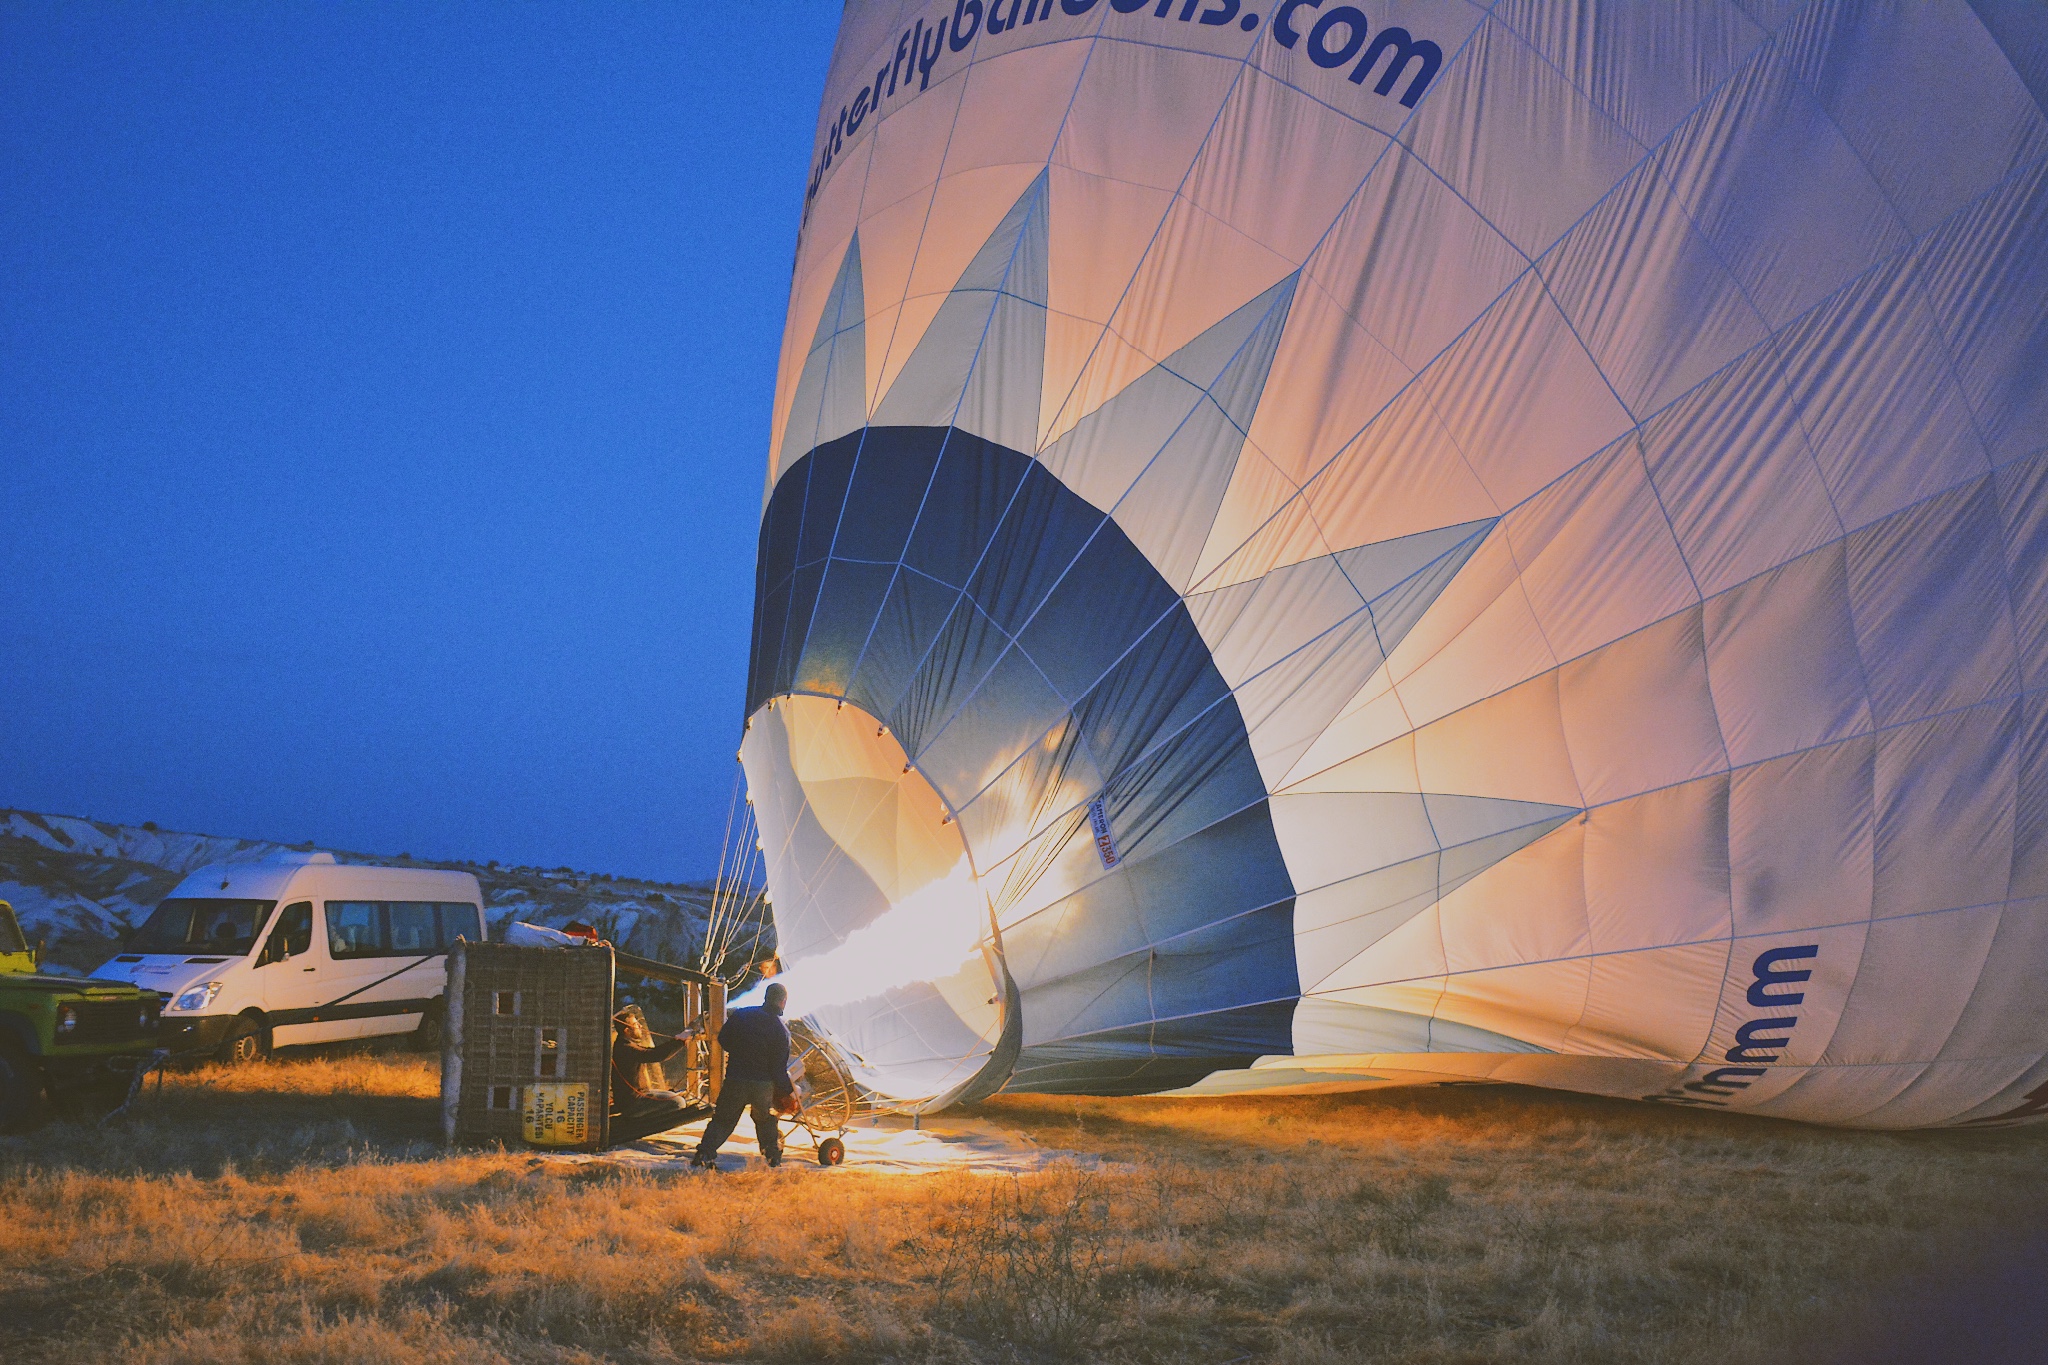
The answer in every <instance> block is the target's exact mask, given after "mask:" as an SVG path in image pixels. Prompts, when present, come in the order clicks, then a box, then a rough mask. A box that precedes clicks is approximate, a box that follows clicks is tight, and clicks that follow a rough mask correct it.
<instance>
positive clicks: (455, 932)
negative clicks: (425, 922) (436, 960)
mask: <svg viewBox="0 0 2048 1365" xmlns="http://www.w3.org/2000/svg"><path fill="white" fill-rule="evenodd" d="M434 908H435V909H436V910H438V911H440V918H441V947H442V949H443V950H444V951H445V950H446V949H449V948H452V947H454V946H455V940H456V939H458V938H461V939H468V940H469V941H470V942H471V943H482V942H483V941H484V916H483V912H482V911H481V910H478V909H477V908H476V907H475V906H474V905H469V904H466V903H465V902H462V901H452V902H451V901H443V902H441V903H440V904H438V905H436V906H435V907H434Z"/></svg>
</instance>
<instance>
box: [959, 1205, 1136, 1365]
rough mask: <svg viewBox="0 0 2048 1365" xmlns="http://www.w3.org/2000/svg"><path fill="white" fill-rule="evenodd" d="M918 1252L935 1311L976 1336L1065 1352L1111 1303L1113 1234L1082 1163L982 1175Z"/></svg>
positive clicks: (1094, 1328)
mask: <svg viewBox="0 0 2048 1365" xmlns="http://www.w3.org/2000/svg"><path fill="white" fill-rule="evenodd" d="M920 1255H921V1257H922V1259H923V1260H924V1263H925V1265H926V1267H927V1272H928V1273H929V1275H930V1276H931V1280H932V1287H933V1291H934V1293H935V1294H936V1296H937V1300H938V1303H939V1306H940V1313H941V1315H942V1317H943V1318H944V1319H946V1320H947V1322H948V1323H949V1325H951V1326H953V1327H954V1329H955V1330H957V1331H959V1332H960V1333H961V1334H963V1335H965V1336H970V1337H974V1338H977V1339H980V1340H983V1341H996V1342H1012V1343H1017V1344H1021V1345H1025V1346H1030V1347H1036V1348H1039V1349H1042V1350H1047V1351H1054V1352H1060V1353H1066V1352H1071V1351H1073V1350H1074V1349H1075V1348H1077V1347H1080V1346H1082V1345H1084V1344H1086V1343H1088V1342H1090V1341H1092V1340H1093V1339H1094V1338H1095V1336H1096V1334H1097V1333H1098V1332H1099V1330H1100V1329H1101V1327H1102V1324H1103V1323H1104V1322H1105V1321H1106V1320H1107V1317H1108V1315H1109V1313H1110V1311H1111V1308H1112V1301H1111V1296H1110V1295H1109V1294H1108V1293H1107V1292H1105V1291H1106V1288H1107V1282H1108V1281H1109V1279H1110V1276H1111V1275H1112V1273H1113V1272H1114V1271H1115V1269H1116V1266H1117V1259H1118V1258H1117V1245H1116V1238H1115V1237H1114V1236H1113V1234H1112V1231H1111V1220H1110V1214H1109V1206H1108V1202H1107V1200H1106V1199H1105V1198H1104V1197H1103V1196H1102V1193H1101V1192H1100V1191H1099V1190H1098V1189H1097V1178H1096V1177H1095V1176H1093V1175H1091V1174H1090V1173H1088V1172H1086V1171H1080V1170H1075V1169H1068V1170H1065V1171H1060V1172H1057V1173H1055V1174H1053V1175H1050V1176H1043V1177H1037V1178H1032V1179H1026V1178H1023V1177H1019V1176H1011V1177H1009V1178H1007V1179H998V1180H990V1181H989V1182H988V1189H987V1192H986V1194H985V1196H984V1197H982V1198H980V1199H979V1200H977V1201H975V1202H974V1203H972V1204H970V1205H969V1206H968V1207H967V1209H966V1210H965V1211H964V1212H963V1213H962V1215H961V1216H960V1217H958V1218H957V1219H956V1220H955V1221H953V1222H952V1223H951V1224H950V1225H949V1226H947V1227H945V1228H944V1229H942V1230H939V1231H936V1232H935V1233H934V1234H933V1235H932V1237H931V1239H930V1240H929V1241H928V1242H926V1243H924V1244H923V1245H922V1246H921V1247H920Z"/></svg>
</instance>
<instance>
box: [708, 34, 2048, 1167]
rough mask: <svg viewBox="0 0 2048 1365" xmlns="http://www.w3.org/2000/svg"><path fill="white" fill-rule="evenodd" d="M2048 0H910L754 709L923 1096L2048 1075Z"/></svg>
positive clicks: (856, 146) (800, 474)
mask: <svg viewBox="0 0 2048 1365" xmlns="http://www.w3.org/2000/svg"><path fill="white" fill-rule="evenodd" d="M2044 16H2048V9H2043V8H2042V7H2039V6H2036V5H2031V4H2026V3H2017V2H2015V3H1994V0H1981V2H1980V3H1976V4H1969V3H1964V2H1963V0H1925V3H1911V4H1905V3H1902V4H1883V3H1873V2H1872V0H1843V2H1841V3H1804V4H1802V3H1789V2H1788V3H1780V2H1779V0H1672V2H1671V3H1659V4H1627V3H1622V4H1615V3H1596V2H1595V0H1541V2H1539V0H1527V2H1526V3H1509V2H1507V0H1503V3H1499V4H1492V5H1487V4H1477V3H1464V0H1370V3H1361V4H1357V5H1353V4H1340V3H1337V0H1280V2H1279V3H1267V0H925V2H924V3H905V2H903V0H873V2H869V0H854V3H851V4H849V5H848V7H847V12H846V17H845V20H844V23H843V28H842V32H841V34H840V39H839V44H838V48H837V52H836V54H835V56H834V59H833V63H832V67H831V72H830V76H829V79H828V82H827V87H826V93H825V102H824V108H823V111H822V113H821V115H820V118H819V125H818V139H817V149H816V159H815V163H814V166H813V174H812V178H811V185H810V193H809V198H808V200H807V204H806V208H805V216H804V225H803V232H802V237H801V240H800V245H799V248H798V253H797V261H796V268H795V275H794V284H793V287H792V290H791V300H790V309H789V318H788V327H787V333H786V337H785V342H784V350H783V355H782V366H781V375H780V382H779V385H778V388H777V396H776V403H775V415H774V427H773V435H772V444H771V460H770V468H769V477H768V488H767V499H766V507H765V510H764V514H763V521H762V533H761V552H760V570H759V585H758V600H757V611H756V624H755V640H754V652H753V660H752V674H751V680H750V689H749V698H748V710H749V715H750V719H749V723H748V733H747V737H746V740H745V743H744V747H743V750H742V757H743V760H744V763H745V766H746V773H747V780H748V785H749V790H750V792H751V799H752V800H753V801H754V803H755V809H756V815H757V819H758V821H759V825H760V829H761V832H762V836H763V847H764V850H765V852H766V855H767V866H768V881H769V889H770V893H771V896H772V899H773V904H774V910H775V920H776V928H777V932H778V935H779V936H780V942H781V948H782V954H783V957H784V958H785V960H786V961H788V962H789V963H791V964H792V965H791V972H790V977H789V981H790V984H791V987H792V991H793V992H794V995H795V998H794V1000H793V1002H792V1003H793V1007H794V1008H796V1009H798V1010H799V1011H802V1012H806V1013H808V1014H810V1015H811V1017H812V1018H813V1019H814V1020H815V1021H816V1022H817V1023H818V1024H819V1026H820V1027H821V1028H822V1029H823V1030H824V1031H825V1033H826V1034H827V1036H829V1037H830V1038H831V1039H832V1040H833V1041H834V1042H835V1044H836V1045H837V1046H838V1047H840V1048H841V1049H842V1050H843V1051H844V1052H845V1053H846V1054H847V1056H848V1058H849V1059H850V1061H851V1062H852V1064H853V1065H854V1066H855V1067H856V1069H857V1071H858V1074H859V1076H860V1078H861V1079H862V1080H863V1082H864V1083H866V1084H868V1085H870V1086H872V1087H873V1088H874V1089H875V1090H876V1091H877V1092H879V1093H880V1094H882V1095H884V1096H886V1097H890V1098H893V1099H896V1100H898V1101H900V1102H902V1103H904V1104H906V1105H911V1106H933V1105H940V1104H945V1103H949V1102H953V1101H958V1100H961V1099H969V1098H973V1097H976V1096H979V1095H985V1094H988V1093H991V1092H993V1091H994V1090H997V1089H999V1088H1003V1087H1009V1088H1012V1089H1020V1090H1036V1091H1055V1092H1059V1091H1064V1092H1087V1093H1097V1094H1105V1093H1106V1094H1130V1093H1143V1092H1157V1091H1165V1090H1184V1091H1191V1092H1194V1093H1230V1092H1235V1091H1244V1090H1254V1089H1265V1090H1275V1091H1278V1090H1293V1091H1302V1090H1318V1089H1345V1088H1358V1087H1363V1086H1368V1085H1375V1084H1385V1083H1389V1082H1403V1081H1415V1080H1446V1079H1456V1080H1503V1081H1516V1082H1523V1083H1530V1084H1536V1085H1544V1086H1554V1087H1561V1088H1565V1089H1572V1090H1581V1091H1588V1092H1596V1093H1600V1094H1607V1095H1621V1096H1632V1097H1639V1098H1643V1099H1650V1100H1657V1101H1662V1102H1667V1103H1674V1104H1684V1105H1697V1106H1708V1107H1715V1108H1721V1109H1728V1110H1746V1111H1750V1112H1754V1113H1759V1114H1769V1115H1777V1116H1781V1117H1786V1118H1795V1119H1804V1120H1812V1121H1818V1122H1825V1123H1836V1124H1850V1125H1862V1126H1869V1127H1887V1128H1895V1127H1915V1126H1927V1125H1947V1124H1978V1125H1982V1124H1996V1123H2007V1122H2016V1121H2019V1120H2022V1119H2025V1118H2027V1117H2030V1116H2034V1115H2037V1114H2041V1113H2043V1112H2048V1061H2044V1054H2048V1010H2044V1008H2043V1002H2044V990H2048V988H2044V984H2043V983H2044V982H2048V698H2044V694H2043V691H2042V687H2043V685H2044V683H2048V117H2044V113H2043V106H2044V104H2048V17H2044Z"/></svg>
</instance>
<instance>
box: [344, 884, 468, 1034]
mask: <svg viewBox="0 0 2048 1365" xmlns="http://www.w3.org/2000/svg"><path fill="white" fill-rule="evenodd" d="M321 909H322V911H323V912H324V916H323V917H324V922H325V925H326V930H327V933H326V937H327V955H328V958H329V959H330V963H331V965H330V966H329V968H328V970H327V972H326V973H325V974H324V975H323V976H321V977H319V978H317V979H319V980H321V981H322V984H323V987H324V988H325V989H324V992H323V994H324V999H323V1000H322V1001H321V1004H320V1007H319V1015H320V1019H319V1024H320V1026H321V1028H322V1029H323V1033H322V1035H321V1036H322V1037H325V1038H364V1037H368V1036H370V1035H372V1034H378V1033H403V1032H406V1031H407V1030H409V1029H412V1028H415V1027H417V1026H418V1024H419V1022H420V1014H421V1012H422V1011H423V1010H425V1009H426V1007H427V1005H428V1004H429V1003H430V1002H431V1001H432V999H433V998H434V997H435V996H437V995H439V994H440V993H441V990H442V987H443V983H444V982H445V980H446V971H447V968H446V966H445V963H444V958H445V956H446V953H447V949H446V948H445V947H443V946H442V945H441V943H440V941H439V934H438V932H437V930H436V927H435V926H436V920H435V915H434V910H435V906H434V905H433V904H432V903H431V902H418V901H339V900H334V901H326V902H324V903H323V904H322V906H321ZM330 1029H331V1031H330Z"/></svg>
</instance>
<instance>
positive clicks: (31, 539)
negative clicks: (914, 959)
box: [0, 0, 838, 877]
mask: <svg viewBox="0 0 2048 1365" xmlns="http://www.w3.org/2000/svg"><path fill="white" fill-rule="evenodd" d="M837 22H838V7H837V6H836V5H833V4H829V3H825V2H824V0H806V2H804V3H794V4H778V5H766V6H763V5H749V6H744V7H739V6H731V7H728V6H723V5H713V4H703V3H698V2H697V0H669V3H639V4H623V5H605V4H596V3H575V4H546V5H535V4H512V3H502V4H477V5H457V4H439V3H437V4H410V3H407V4H385V5H378V4H369V3H349V4H343V5H330V4H318V5H316V4H309V3H275V4H254V3H250V4H226V3H222V4H212V5H182V4H173V3H128V4H91V5H79V4H21V3H16V2H15V0H0V282H4V283H0V479H4V482H0V806H14V807H20V808H26V809H30V810H43V811H55V812H61V813H65V814H74V815H91V816H95V817H97V818H100V819H105V820H118V821H124V822H140V821H143V820H155V821H157V822H158V823H160V824H162V825H165V826H167V827H171V828H179V829H193V830H202V831H206V832H210V833H220V834H238V835H247V836H254V837H261V838H270V839H280V840H287V841H296V840H302V839H308V838H311V839H315V840H318V841H320V842H321V843H323V844H328V845H332V846H336V847H343V848H355V849H362V850H365V851H369V852H382V853H399V852H410V853H414V854H417V855H419V856H422V857H474V858H478V859H485V858H496V859H499V860H501V861H507V862H516V863H540V864H544V865H549V866H552V865H556V864H562V863H566V864H570V865H572V866H577V867H581V868H587V869H590V870H594V871H611V872H617V873H624V874H633V875H642V876H667V877H700V876H708V875H710V873H711V872H712V871H713V870H714V868H715V865H716V862H717V857H718V847H719V843H720V839H721V836H722V834H723V830H724V820H725V811H726V803H727V799H728V797H729V796H730V794H731V791H732V782H733V777H734V774H735V769H736V766H737V765H736V764H735V762H734V750H735V749H736V747H737V744H738V740H739V734H740V722H741V715H740V708H741V704H742V688H743V683H744V679H745V671H746V646H747V638H748V630H749V624H750V621H751V612H752V597H753V570H754V542H755V533H756V529H757V523H758V517H759V512H760V496H761V485H762V480H763V476H764V460H765V448H766V444H767V430H768V418H769V404H770V398H771V395H772V391H773V387H774V379H775V375H774V369H775V358H776V353H777V348H778V344H779V340H780V335H781V330H782V317H783V308H784V306H785V304H786V302H787V291H788V287H789V270H790V261H791V253H792V251H793V249H794V245H795V236H796V226H797V219H798V214H799V211H800V208H801V203H802V196H803V189H804V183H805V179H806V176H807V174H808V171H809V160H810V150H811V129H812V127H813V124H814V122H815V118H816V114H817V101H818V92H819V90H820V88H821V86H822V83H823V79H824V72H825V66H826V62H827V59H828V57H829V54H830V48H831V42H832V36H833V32H834V30H835V28H836V25H837Z"/></svg>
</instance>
